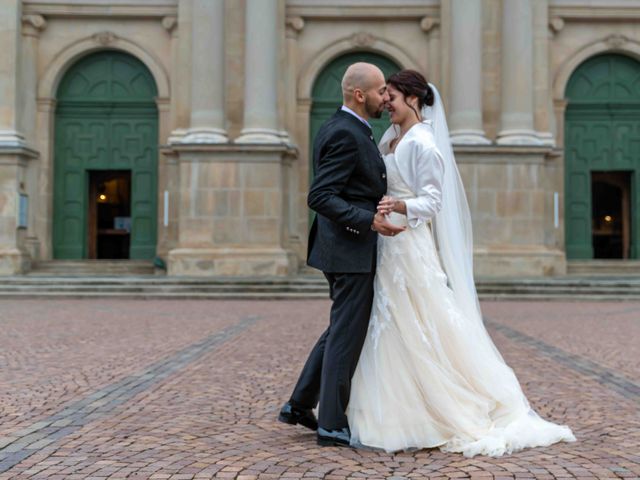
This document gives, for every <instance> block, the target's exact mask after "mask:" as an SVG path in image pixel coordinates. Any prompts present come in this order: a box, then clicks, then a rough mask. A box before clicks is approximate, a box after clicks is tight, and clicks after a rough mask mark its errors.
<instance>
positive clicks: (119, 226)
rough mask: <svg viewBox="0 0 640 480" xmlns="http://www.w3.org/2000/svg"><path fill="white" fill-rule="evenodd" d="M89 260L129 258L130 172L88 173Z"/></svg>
mask: <svg viewBox="0 0 640 480" xmlns="http://www.w3.org/2000/svg"><path fill="white" fill-rule="evenodd" d="M88 219H89V225H88V227H89V228H88V232H89V248H88V253H89V255H88V256H89V258H91V259H128V258H129V245H130V241H131V171H130V170H107V171H104V170H92V171H89V215H88Z"/></svg>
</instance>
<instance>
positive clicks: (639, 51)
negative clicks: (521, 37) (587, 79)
mask: <svg viewBox="0 0 640 480" xmlns="http://www.w3.org/2000/svg"><path fill="white" fill-rule="evenodd" d="M611 51H617V52H620V53H624V54H626V55H629V56H630V57H633V58H635V59H636V60H640V42H637V41H635V40H634V39H632V38H628V37H625V36H623V35H619V34H614V35H609V36H608V37H605V38H601V39H599V40H595V41H593V42H591V43H588V44H587V45H584V46H583V47H582V48H580V49H579V50H577V51H575V52H573V53H571V54H570V55H569V56H568V57H567V58H566V59H565V60H564V61H563V63H562V64H561V65H560V67H559V68H558V69H557V72H556V75H555V77H554V79H553V98H554V99H555V100H559V99H562V98H564V91H565V89H566V87H567V83H568V82H569V78H570V77H571V75H572V74H573V72H574V71H575V69H576V68H578V66H579V65H580V64H581V63H582V62H584V61H585V60H586V59H588V58H590V57H593V56H594V55H598V54H601V53H607V52H611ZM559 131H561V130H559Z"/></svg>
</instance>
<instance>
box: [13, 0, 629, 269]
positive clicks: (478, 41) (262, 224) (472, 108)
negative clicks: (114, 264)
mask: <svg viewBox="0 0 640 480" xmlns="http://www.w3.org/2000/svg"><path fill="white" fill-rule="evenodd" d="M639 18H640V5H636V4H635V3H634V2H628V1H622V0H612V1H604V0H603V1H588V2H587V1H584V2H581V1H577V0H535V1H534V0H509V2H503V1H500V0H442V1H437V0H419V1H418V0H403V1H402V2H398V1H386V0H379V1H376V2H362V1H358V0H344V1H341V2H335V1H329V0H313V1H310V0H286V1H285V0H150V1H142V0H138V1H136V0H119V1H115V2H106V1H103V0H82V1H75V0H67V1H63V0H39V1H35V0H34V1H32V0H22V1H21V0H0V40H2V42H1V44H2V45H3V49H2V51H0V92H1V93H2V94H1V95H0V274H14V273H24V272H25V271H28V270H29V268H30V265H31V264H32V262H37V261H39V260H46V259H50V258H51V256H52V248H51V247H52V219H53V207H52V205H53V184H54V182H53V162H54V158H53V149H54V144H53V135H52V132H53V127H54V112H55V96H56V88H57V85H58V82H59V81H60V79H61V78H62V76H63V75H64V73H65V71H66V70H67V69H68V68H69V67H70V66H71V65H72V64H73V63H74V61H75V60H77V59H79V58H80V57H81V56H83V55H86V54H88V53H90V52H94V51H98V50H101V49H117V50H122V51H125V52H127V53H129V54H131V55H134V56H136V57H137V58H139V59H140V60H141V61H142V62H143V63H145V65H146V66H147V67H148V68H149V70H150V71H151V72H152V74H153V76H154V79H155V81H156V84H157V86H158V92H159V93H158V98H157V105H158V114H159V125H160V129H159V130H160V131H159V138H158V145H159V146H160V147H161V148H160V149H159V155H158V165H159V178H158V182H159V183H158V189H157V190H158V225H159V227H158V255H159V256H161V257H163V258H164V259H165V260H167V263H168V269H169V274H170V275H204V276H216V275H246V276H252V275H287V274H292V273H295V272H297V271H298V269H299V267H300V266H301V265H304V260H305V255H306V235H307V231H308V228H309V225H308V219H309V215H308V210H307V207H306V193H307V190H308V186H309V185H308V179H309V168H310V161H309V153H308V152H309V142H310V138H309V121H310V120H309V118H310V112H311V101H312V99H311V90H312V87H313V82H314V80H315V79H316V77H317V76H318V74H319V73H320V72H321V71H322V69H323V68H324V67H325V66H326V65H327V64H328V63H329V62H330V61H331V60H333V59H335V58H336V57H338V56H340V55H341V54H344V53H349V52H353V51H366V52H375V53H378V54H381V55H384V56H387V57H389V58H390V59H392V60H394V61H395V62H396V63H398V64H400V65H402V66H403V67H407V68H415V69H418V70H420V71H422V72H424V73H425V74H426V75H427V76H428V78H429V79H430V81H432V82H433V83H434V84H436V85H437V86H438V87H439V90H440V91H441V93H442V95H443V99H444V102H445V106H446V108H447V111H448V118H449V121H450V127H451V131H452V136H453V141H454V143H455V151H456V155H457V159H458V162H459V165H460V170H461V172H462V175H463V178H464V182H465V186H466V188H467V195H468V198H469V202H470V205H471V208H472V215H473V222H474V229H475V242H476V272H477V274H478V275H482V276H499V275H515V276H538V275H561V274H564V273H565V272H566V259H565V254H564V226H563V213H562V210H563V209H562V200H563V189H564V179H563V167H562V165H563V151H562V147H563V124H564V108H565V105H566V102H565V101H564V88H565V86H566V82H567V81H568V78H569V76H570V75H571V73H572V71H573V70H575V68H576V67H577V66H578V65H579V64H580V63H581V62H582V61H584V60H585V59H587V58H589V57H590V56H592V55H595V54H599V53H603V52H619V53H625V54H628V55H631V56H634V57H636V58H640V27H638V21H637V20H638V19H639ZM165 191H166V192H168V199H169V203H168V208H169V209H168V217H169V222H168V224H167V225H165V224H164V221H163V220H164V217H165V211H164V198H165ZM20 194H26V195H28V198H29V212H28V222H27V225H26V226H25V227H18V225H17V204H18V201H19V197H20ZM556 194H557V199H558V200H559V204H558V205H556V204H555V200H554V198H556ZM556 208H558V214H559V216H558V224H557V225H556V223H555V218H554V217H555V212H556Z"/></svg>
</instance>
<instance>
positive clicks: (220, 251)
mask: <svg viewBox="0 0 640 480" xmlns="http://www.w3.org/2000/svg"><path fill="white" fill-rule="evenodd" d="M297 268H298V260H297V257H296V255H295V254H294V253H293V252H290V251H287V250H284V249H282V248H242V247H237V248H235V247H234V248H176V249H174V250H171V251H170V252H169V261H168V270H167V274H168V275H174V276H196V277H227V276H228V277H267V276H286V275H291V274H293V273H295V272H296V271H297Z"/></svg>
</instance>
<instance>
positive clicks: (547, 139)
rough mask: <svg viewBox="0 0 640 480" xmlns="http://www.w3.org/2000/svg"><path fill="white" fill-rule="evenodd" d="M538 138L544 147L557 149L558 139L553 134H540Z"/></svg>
mask: <svg viewBox="0 0 640 480" xmlns="http://www.w3.org/2000/svg"><path fill="white" fill-rule="evenodd" d="M538 138H539V139H540V142H542V145H546V146H549V147H555V145H556V139H555V138H554V136H553V134H552V133H551V132H538Z"/></svg>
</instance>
